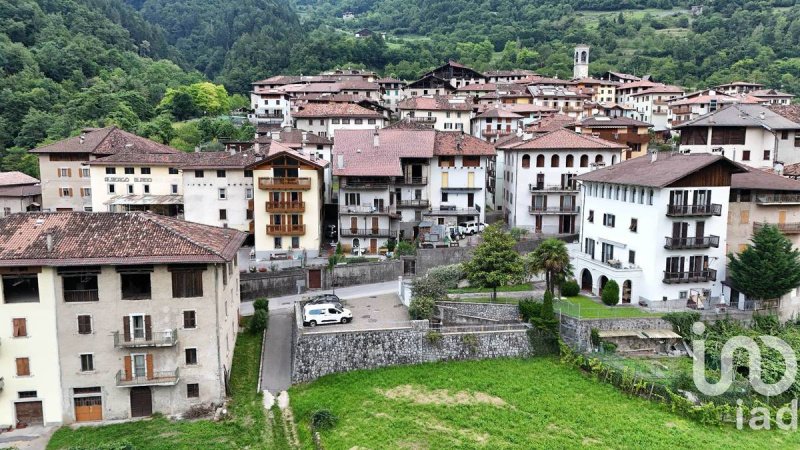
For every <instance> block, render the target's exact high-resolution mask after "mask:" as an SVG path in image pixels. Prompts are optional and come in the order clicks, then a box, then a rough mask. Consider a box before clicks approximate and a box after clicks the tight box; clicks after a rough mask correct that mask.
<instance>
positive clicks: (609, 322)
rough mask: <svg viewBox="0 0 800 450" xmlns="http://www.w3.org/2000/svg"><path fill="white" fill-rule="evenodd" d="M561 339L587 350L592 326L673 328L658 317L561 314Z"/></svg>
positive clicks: (607, 329) (643, 328)
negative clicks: (586, 316) (584, 316)
mask: <svg viewBox="0 0 800 450" xmlns="http://www.w3.org/2000/svg"><path fill="white" fill-rule="evenodd" d="M560 328H561V339H562V340H564V342H565V343H567V344H568V345H570V346H573V347H577V348H578V349H579V350H586V349H587V348H588V347H589V345H590V339H591V335H592V328H597V329H598V330H601V331H611V330H615V331H616V330H654V329H667V330H672V324H671V323H669V322H667V321H666V320H664V319H661V318H658V317H631V318H624V319H616V318H614V319H585V320H580V319H576V318H574V317H570V316H567V315H564V314H562V315H561V327H560Z"/></svg>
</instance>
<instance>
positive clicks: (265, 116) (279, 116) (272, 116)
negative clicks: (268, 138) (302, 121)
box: [256, 113, 283, 119]
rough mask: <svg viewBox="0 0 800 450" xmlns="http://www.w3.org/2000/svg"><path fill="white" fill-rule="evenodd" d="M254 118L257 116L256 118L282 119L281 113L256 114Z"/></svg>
mask: <svg viewBox="0 0 800 450" xmlns="http://www.w3.org/2000/svg"><path fill="white" fill-rule="evenodd" d="M256 118H258V119H283V114H275V113H266V114H256Z"/></svg>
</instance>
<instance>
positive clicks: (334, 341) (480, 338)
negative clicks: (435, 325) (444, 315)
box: [292, 320, 531, 383]
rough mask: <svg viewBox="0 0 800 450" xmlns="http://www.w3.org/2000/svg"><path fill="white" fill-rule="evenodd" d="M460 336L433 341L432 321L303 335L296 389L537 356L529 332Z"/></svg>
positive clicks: (297, 343)
mask: <svg viewBox="0 0 800 450" xmlns="http://www.w3.org/2000/svg"><path fill="white" fill-rule="evenodd" d="M298 325H302V324H300V323H299V322H298ZM459 330H460V331H459V332H454V333H448V332H447V328H443V329H441V333H442V334H441V338H440V339H438V341H434V340H433V339H430V338H429V332H430V329H429V324H428V321H427V320H417V321H412V322H411V326H410V327H407V328H396V329H378V330H355V331H342V332H335V331H331V332H326V331H317V330H316V329H315V331H313V332H308V331H307V330H300V331H299V332H297V334H296V337H295V352H294V355H293V361H292V383H301V382H307V381H311V380H314V379H317V378H319V377H321V376H324V375H327V374H331V373H337V372H348V371H351V370H359V369H375V368H379V367H386V366H395V365H401V364H419V363H424V362H431V361H445V360H465V359H485V358H500V357H523V356H527V355H529V354H530V351H531V348H530V342H529V340H528V335H527V333H526V331H525V330H498V331H479V332H465V331H462V329H459ZM464 336H474V338H472V337H469V338H465V337H464Z"/></svg>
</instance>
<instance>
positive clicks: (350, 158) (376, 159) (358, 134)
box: [332, 128, 436, 177]
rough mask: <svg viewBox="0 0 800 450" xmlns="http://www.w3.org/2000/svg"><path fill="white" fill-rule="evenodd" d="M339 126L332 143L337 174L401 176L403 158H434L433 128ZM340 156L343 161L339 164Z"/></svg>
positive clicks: (434, 137)
mask: <svg viewBox="0 0 800 450" xmlns="http://www.w3.org/2000/svg"><path fill="white" fill-rule="evenodd" d="M374 135H375V131H372V130H339V131H337V132H336V140H335V141H334V144H333V161H332V164H333V174H334V175H337V176H377V177H381V176H383V177H387V176H401V175H403V170H402V168H401V166H400V158H431V157H433V150H434V145H435V140H436V132H435V131H434V130H432V129H426V130H416V129H402V128H400V129H398V128H384V129H382V130H378V145H377V146H375V136H374ZM340 156H341V162H342V164H341V165H340V164H339V162H340Z"/></svg>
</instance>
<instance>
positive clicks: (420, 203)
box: [397, 200, 431, 208]
mask: <svg viewBox="0 0 800 450" xmlns="http://www.w3.org/2000/svg"><path fill="white" fill-rule="evenodd" d="M430 205H431V202H430V201H428V200H400V203H399V204H398V205H397V206H398V207H400V208H429V207H430Z"/></svg>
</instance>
